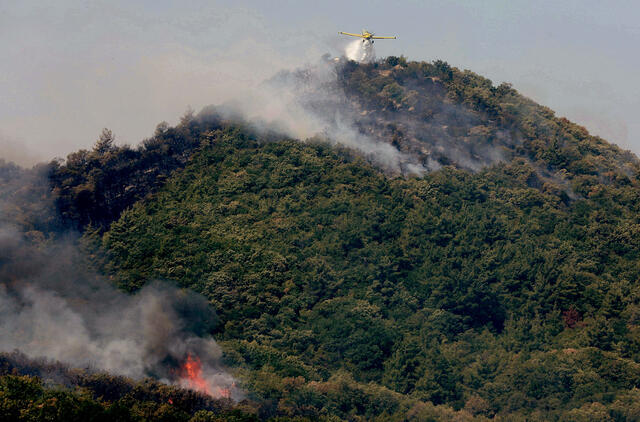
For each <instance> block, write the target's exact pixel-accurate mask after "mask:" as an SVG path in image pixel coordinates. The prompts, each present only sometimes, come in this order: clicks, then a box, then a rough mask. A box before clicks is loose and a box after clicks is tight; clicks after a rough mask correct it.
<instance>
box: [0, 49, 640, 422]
mask: <svg viewBox="0 0 640 422" xmlns="http://www.w3.org/2000/svg"><path fill="white" fill-rule="evenodd" d="M322 66H335V69H334V71H335V76H336V77H335V79H328V80H323V81H322V82H321V83H318V82H317V81H313V79H314V78H315V76H314V75H315V74H316V73H315V72H316V71H315V70H309V71H300V72H290V73H283V74H280V75H278V76H277V77H276V78H275V79H274V80H273V81H271V84H273V85H274V86H276V87H277V86H279V84H280V86H286V87H287V89H289V90H293V93H294V94H295V95H297V102H298V104H300V106H301V107H302V108H303V109H304V110H306V112H307V113H311V114H313V116H315V118H317V119H319V120H321V121H323V122H324V123H325V124H326V125H327V127H328V128H329V129H328V130H327V132H326V134H325V135H326V136H317V137H314V138H312V139H308V140H306V142H300V140H294V139H290V137H289V136H286V135H283V134H280V133H279V132H278V131H276V130H266V131H265V130H264V128H262V127H260V126H259V125H254V124H253V123H252V122H251V121H248V120H246V119H244V118H243V117H242V116H237V115H235V116H234V117H230V116H229V115H228V114H226V113H225V112H224V110H221V109H218V108H215V107H214V108H208V109H205V110H204V111H203V112H201V113H200V114H198V115H197V116H193V115H189V114H188V115H185V117H184V118H183V119H182V121H181V123H180V124H179V125H177V126H176V127H169V126H168V125H166V124H165V125H160V126H159V127H158V129H157V130H156V133H155V135H154V136H153V137H152V138H150V139H148V140H145V141H144V142H143V144H142V145H141V146H139V147H137V148H130V147H118V146H115V144H113V142H112V140H111V138H110V137H109V134H108V133H106V132H105V133H103V135H104V136H103V137H102V138H101V141H102V142H98V143H97V144H96V147H95V148H94V149H93V150H92V151H79V152H77V153H74V154H72V155H70V156H69V157H68V158H67V160H66V161H64V162H54V163H52V164H51V165H50V166H49V169H48V178H49V182H50V187H51V189H50V192H49V195H50V198H44V199H43V200H47V199H48V200H51V203H53V204H55V207H56V210H57V212H58V214H57V215H58V216H59V221H60V224H64V225H66V226H67V227H75V228H79V229H81V230H82V231H83V233H84V234H83V238H82V241H81V244H82V245H83V247H84V248H85V250H86V252H87V253H88V255H87V256H88V259H89V260H90V261H91V264H92V265H93V266H94V267H95V268H97V269H99V271H100V272H102V273H104V274H106V275H108V276H109V277H110V278H111V279H112V280H114V282H115V283H117V284H118V285H119V286H120V287H121V288H123V289H125V290H128V291H132V292H133V291H136V290H138V289H140V288H141V287H142V286H143V285H144V284H145V283H147V282H148V281H150V280H154V279H165V280H170V281H173V282H176V283H177V284H178V285H179V286H182V287H186V288H189V289H192V290H194V291H196V292H199V293H201V294H202V295H204V296H205V297H206V298H207V299H208V300H209V301H210V303H211V305H212V307H213V308H214V309H215V310H216V311H217V314H218V317H219V319H220V323H219V324H217V326H216V328H214V329H213V331H212V333H211V334H213V335H214V336H215V338H216V340H217V341H218V343H219V344H220V346H221V347H222V349H223V350H224V353H225V359H226V363H227V365H228V366H229V367H231V368H234V369H233V370H234V375H236V376H237V377H238V378H239V379H240V380H241V381H242V382H243V384H244V387H245V388H246V390H247V391H248V394H249V397H250V399H251V400H253V401H255V403H260V404H259V406H257V408H259V412H258V413H259V416H260V418H261V419H268V418H271V417H279V416H290V417H296V416H300V417H308V418H311V419H317V418H320V419H324V420H362V421H364V420H380V421H383V420H385V421H386V420H398V421H400V420H416V421H417V420H454V419H455V420H474V419H477V420H486V419H491V418H496V419H498V420H523V421H524V420H540V421H542V420H545V421H546V420H576V421H581V420H635V419H638V418H640V407H638V403H639V402H640V401H639V399H640V396H639V393H638V391H640V390H638V388H640V297H639V295H638V286H637V284H638V280H639V279H640V265H639V264H638V262H640V261H639V258H640V221H639V220H640V218H639V211H640V205H639V204H640V201H639V199H640V180H639V179H638V177H639V175H640V164H639V162H638V160H637V158H636V157H635V156H634V155H633V154H631V153H629V152H626V151H622V150H620V149H619V148H617V147H616V146H614V145H612V144H609V143H607V142H606V141H604V140H602V139H601V138H598V137H594V136H592V135H590V134H589V133H588V132H587V131H586V130H585V129H584V128H582V127H580V126H578V125H576V124H574V123H572V122H569V121H568V120H566V119H563V118H558V117H556V116H555V115H554V113H553V112H552V111H551V110H549V109H547V108H545V107H543V106H540V105H538V104H536V103H534V102H533V101H531V100H529V99H527V98H525V97H523V96H521V95H520V94H518V93H517V91H516V90H514V89H513V88H512V87H510V86H508V85H506V84H503V85H500V86H497V87H496V86H493V85H492V83H491V82H490V81H488V80H487V79H485V78H482V77H480V76H478V75H476V74H474V73H472V72H470V71H460V70H458V69H456V68H453V67H451V66H449V65H448V64H446V63H444V62H440V61H438V62H434V63H424V62H407V61H406V60H405V59H404V58H402V57H401V58H396V57H389V58H387V59H386V60H382V61H379V62H376V63H373V64H367V65H364V64H356V63H354V62H339V63H337V64H333V63H330V64H323V65H322ZM332 69H333V68H332ZM292 87H293V88H292ZM319 92H325V93H329V94H322V95H320V94H318V93H319ZM314 94H317V95H314ZM328 110H332V111H331V112H328ZM336 110H337V111H336ZM345 121H346V122H348V129H349V130H348V131H342V132H343V133H356V134H357V136H358V137H362V139H364V140H365V141H366V142H369V144H366V145H371V143H373V144H376V143H377V144H384V145H391V146H393V148H394V149H393V151H395V152H394V154H396V155H395V157H396V158H397V161H393V163H395V164H397V165H395V164H394V165H386V164H385V162H382V161H381V159H380V156H379V155H376V154H377V153H376V152H375V151H374V153H368V151H367V150H366V149H364V150H363V149H362V148H359V147H358V144H347V146H349V147H351V148H346V147H345V143H344V142H341V141H340V139H337V140H336V139H331V135H332V134H335V133H337V131H336V128H341V130H342V128H343V127H344V122H345ZM353 131H355V132H353ZM336 142H337V143H338V144H339V145H335V143H336ZM363 145H364V144H363ZM376 151H379V149H378V150H376ZM384 151H389V150H384ZM369 152H370V151H369ZM4 167H6V170H5V171H4V173H6V174H7V175H8V176H6V177H13V178H15V177H16V176H15V174H16V172H17V171H18V170H17V169H14V168H13V167H11V166H4ZM4 173H0V176H1V175H2V174H4ZM41 196H42V195H41ZM44 196H47V195H44ZM25 214H27V217H24V218H22V220H21V221H20V222H19V225H21V226H23V227H27V228H28V230H30V231H31V233H32V235H31V236H32V237H33V238H38V236H37V235H36V234H33V232H34V231H35V232H38V230H41V231H42V232H43V236H40V237H43V238H47V237H49V235H48V234H47V233H44V232H46V230H47V227H50V226H46V225H42V224H40V225H38V224H35V223H32V222H31V221H41V220H42V219H37V218H35V217H33V218H31V217H29V215H30V213H29V212H27V211H25ZM55 221H56V222H57V221H58V220H55ZM56 227H57V226H56ZM56 230H57V228H56ZM21 382H23V381H21ZM2 385H4V384H0V393H2V392H3V391H5V390H6V388H5V387H3V386H2ZM3 388H4V390H3Z"/></svg>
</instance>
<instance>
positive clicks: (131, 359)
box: [0, 180, 242, 399]
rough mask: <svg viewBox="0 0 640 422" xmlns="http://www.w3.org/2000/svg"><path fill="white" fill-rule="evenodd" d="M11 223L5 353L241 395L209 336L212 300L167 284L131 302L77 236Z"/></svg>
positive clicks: (3, 291) (3, 272)
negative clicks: (91, 263)
mask: <svg viewBox="0 0 640 422" xmlns="http://www.w3.org/2000/svg"><path fill="white" fill-rule="evenodd" d="M14 183H17V182H16V181H15V180H14ZM45 183H46V182H45ZM16 195H19V193H14V198H15V196H16ZM0 199H1V198H0ZM23 199H24V198H19V199H16V201H17V202H20V201H21V200H23ZM1 204H2V201H0V205H1ZM3 217H6V215H5V216H3ZM8 219H9V218H3V219H0V221H2V220H4V223H2V224H0V333H2V334H1V335H0V351H4V352H12V351H14V350H19V351H20V352H22V353H24V354H25V355H26V356H28V357H31V358H40V357H45V358H47V359H52V360H57V361H60V362H63V363H66V364H69V365H71V366H74V367H83V368H88V369H90V370H104V371H108V372H110V373H114V374H118V375H124V376H128V377H131V378H134V379H140V378H143V377H154V378H156V379H158V380H161V381H163V382H166V383H171V384H176V385H181V386H183V387H188V388H192V389H196V390H199V391H201V392H204V393H207V394H209V395H211V396H213V397H230V398H233V399H239V398H240V397H241V396H242V393H241V391H240V390H238V389H237V388H236V387H235V382H234V379H233V377H232V376H231V375H229V374H228V373H227V372H226V371H225V370H224V368H223V366H222V364H221V354H222V352H221V350H220V348H219V346H218V345H217V344H216V342H215V341H214V340H213V338H211V336H210V335H209V334H208V333H210V332H211V330H212V329H213V327H215V325H216V323H217V317H216V314H215V312H214V311H213V310H212V309H211V308H210V307H209V305H208V302H207V300H206V299H205V298H204V297H202V296H200V295H197V294H195V293H193V292H190V291H187V290H184V289H179V288H177V287H175V286H172V285H169V284H167V283H160V282H153V283H149V284H148V285H147V286H145V287H144V288H142V289H141V290H140V291H139V292H137V293H136V294H133V295H129V294H126V293H124V292H121V291H119V290H117V289H116V288H114V287H113V286H112V285H111V283H109V281H108V280H107V279H105V278H104V277H101V276H99V275H96V274H94V273H93V272H92V271H91V270H90V269H89V268H88V265H86V261H85V260H86V256H85V255H84V254H83V253H81V251H80V250H79V248H78V247H77V246H76V245H77V241H76V239H74V237H73V236H71V235H67V236H66V238H63V239H57V240H49V241H43V240H42V239H41V238H38V236H35V238H36V240H35V241H34V239H33V236H31V237H30V236H29V233H30V232H27V233H24V232H23V231H22V230H23V229H22V228H18V226H16V225H11V224H9V223H7V220H8ZM192 362H196V363H197V368H196V369H197V370H196V371H193V370H191V371H189V370H188V366H189V365H190V364H191V363H192ZM192 369H193V367H192Z"/></svg>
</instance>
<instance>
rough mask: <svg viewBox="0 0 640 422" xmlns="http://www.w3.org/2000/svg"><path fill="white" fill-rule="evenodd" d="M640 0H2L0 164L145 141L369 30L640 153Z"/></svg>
mask: <svg viewBox="0 0 640 422" xmlns="http://www.w3.org/2000/svg"><path fill="white" fill-rule="evenodd" d="M639 22H640V2H638V1H637V0H635V1H631V0H609V1H602V0H600V1H595V0H582V1H578V0H560V1H558V0H556V1H549V0H537V1H521V0H484V1H471V0H468V1H461V0H460V1H456V0H449V1H445V0H424V1H404V2H403V1H373V0H370V1H354V0H349V1H334V0H325V1H322V2H319V1H284V0H280V1H273V0H272V1H264V0H262V1H257V0H256V1H216V0H209V1H203V0H192V1H180V2H178V1H175V2H174V1H158V0H155V1H137V2H136V1H93V2H89V1H82V2H81V1H71V0H56V1H55V2H52V1H28V0H23V1H19V0H0V158H2V157H5V158H10V159H15V160H17V161H19V162H21V163H23V164H27V163H32V162H33V161H34V160H36V159H41V160H48V159H51V158H53V157H54V156H60V157H64V156H66V154H68V153H69V152H72V151H74V150H76V149H78V148H89V147H90V146H91V145H92V144H93V143H94V141H95V139H96V138H97V136H98V134H99V132H100V130H101V129H102V128H103V127H108V128H110V129H112V130H113V131H114V132H115V134H116V137H117V139H118V140H119V142H120V143H129V144H137V143H138V142H140V141H141V140H142V139H143V138H145V137H148V136H150V135H151V134H152V133H153V130H154V128H155V126H156V125H157V124H158V123H159V122H161V121H163V120H166V121H168V122H169V123H176V122H177V120H178V119H179V117H180V115H182V114H183V113H184V111H185V110H186V109H187V107H188V106H191V107H192V108H193V109H195V110H196V111H197V110H199V109H200V108H202V107H203V106H205V105H208V104H218V103H221V102H223V101H225V100H228V99H232V98H233V97H234V96H237V95H241V94H240V93H241V92H246V91H247V90H251V88H252V87H253V86H255V85H257V84H259V83H260V82H261V81H262V80H264V79H265V78H268V77H270V76H271V75H272V74H273V73H275V72H277V71H278V70H280V69H283V68H293V67H297V66H302V65H304V64H305V63H312V62H314V61H316V60H318V59H319V58H320V56H321V55H322V54H324V53H331V54H332V55H340V54H341V53H342V50H343V48H344V46H345V45H346V43H347V40H346V39H344V38H341V37H340V36H339V35H338V34H337V32H338V31H349V32H359V31H360V30H361V29H363V28H366V29H368V30H370V31H375V32H376V33H378V34H380V35H397V36H398V39H397V40H395V41H387V42H382V41H380V42H377V43H376V44H375V47H376V54H377V55H378V57H384V56H387V55H401V54H402V55H405V56H406V57H408V58H409V59H410V60H427V61H432V60H435V59H441V60H445V61H447V62H449V63H450V64H451V65H453V66H456V67H459V68H461V69H470V70H473V71H474V72H477V73H479V74H481V75H483V76H485V77H488V78H489V79H491V80H493V81H494V83H496V84H497V83H500V82H503V81H505V82H510V83H512V84H513V86H514V88H516V89H518V90H519V91H520V92H521V93H523V94H524V95H527V96H529V97H531V98H533V99H534V100H536V101H537V102H539V103H541V104H543V105H546V106H549V107H551V108H552V109H554V110H555V111H556V112H557V114H558V115H561V116H566V117H568V118H569V119H571V120H573V121H575V122H577V123H579V124H581V125H584V126H586V127H587V128H588V129H589V130H590V131H591V132H592V133H594V134H597V135H600V136H602V137H604V138H605V139H607V140H609V141H611V142H614V143H616V144H618V145H620V146H621V147H623V148H625V149H631V150H632V151H634V152H636V153H640V118H639V117H638V116H639V114H640V77H639V76H640V75H639V73H640V72H639V71H640V48H639V46H640V23H639Z"/></svg>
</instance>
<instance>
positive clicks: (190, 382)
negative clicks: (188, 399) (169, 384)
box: [180, 354, 212, 396]
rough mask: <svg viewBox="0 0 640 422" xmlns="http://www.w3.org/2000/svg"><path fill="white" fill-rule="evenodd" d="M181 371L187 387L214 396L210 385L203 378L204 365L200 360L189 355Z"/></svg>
mask: <svg viewBox="0 0 640 422" xmlns="http://www.w3.org/2000/svg"><path fill="white" fill-rule="evenodd" d="M180 369H181V371H180V372H181V373H180V376H181V377H182V381H183V384H184V386H185V387H187V388H190V389H192V390H196V391H200V392H201V393H205V394H208V395H210V396H211V395H212V394H211V387H210V386H209V383H208V382H207V381H206V380H205V379H204V378H202V365H201V364H200V359H198V358H197V357H192V356H191V355H190V354H188V355H187V360H186V362H185V363H184V365H182V368H180Z"/></svg>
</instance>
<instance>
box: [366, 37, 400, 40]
mask: <svg viewBox="0 0 640 422" xmlns="http://www.w3.org/2000/svg"><path fill="white" fill-rule="evenodd" d="M371 38H373V39H374V40H395V39H396V37H371Z"/></svg>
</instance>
